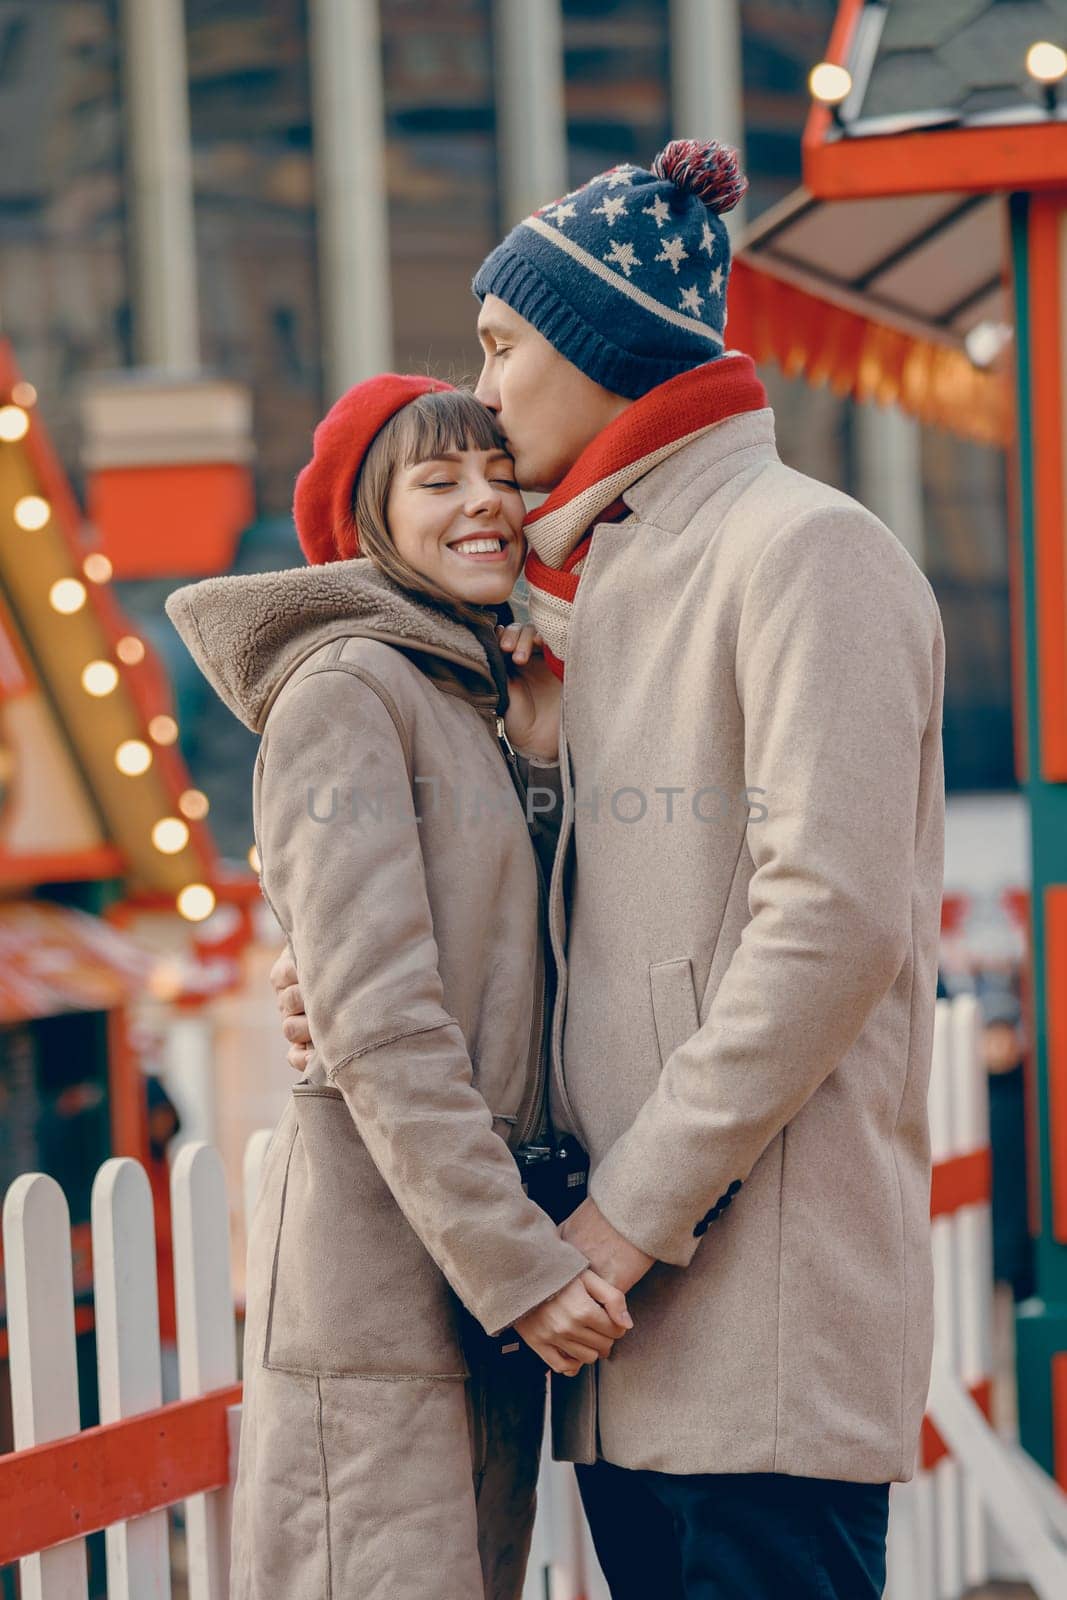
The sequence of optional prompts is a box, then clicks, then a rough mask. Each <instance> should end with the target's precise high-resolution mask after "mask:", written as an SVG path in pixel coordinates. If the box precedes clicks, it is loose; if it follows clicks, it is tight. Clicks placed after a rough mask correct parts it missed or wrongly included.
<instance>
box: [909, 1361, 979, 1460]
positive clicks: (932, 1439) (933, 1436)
mask: <svg viewBox="0 0 1067 1600" xmlns="http://www.w3.org/2000/svg"><path fill="white" fill-rule="evenodd" d="M970 1393H971V1399H972V1400H973V1401H974V1403H975V1405H976V1406H977V1407H978V1409H979V1410H980V1411H981V1413H982V1415H983V1416H984V1417H985V1418H986V1420H987V1421H988V1420H989V1419H990V1418H991V1417H992V1409H993V1383H992V1380H991V1379H990V1378H982V1379H981V1381H980V1382H978V1383H974V1384H972V1385H971V1390H970ZM950 1453H951V1452H950V1451H949V1448H948V1445H947V1444H946V1443H945V1441H944V1439H942V1437H941V1435H940V1434H939V1433H938V1431H937V1429H936V1428H935V1427H934V1425H933V1423H932V1422H931V1421H930V1418H929V1417H924V1418H923V1425H922V1433H921V1435H920V1437H919V1464H920V1465H921V1466H922V1468H923V1470H924V1471H925V1472H929V1471H930V1468H931V1467H936V1465H937V1463H938V1462H939V1461H941V1460H943V1459H944V1457H945V1456H947V1455H949V1454H950Z"/></svg>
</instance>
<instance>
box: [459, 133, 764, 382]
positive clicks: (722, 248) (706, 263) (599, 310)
mask: <svg viewBox="0 0 1067 1600" xmlns="http://www.w3.org/2000/svg"><path fill="white" fill-rule="evenodd" d="M747 187H748V184H747V181H746V179H745V178H744V177H743V176H742V174H741V170H740V167H739V165H738V159H737V154H736V152H735V151H733V150H731V149H729V148H728V147H727V146H725V145H721V144H716V143H714V142H711V143H703V144H702V143H699V142H697V141H695V140H692V139H675V140H673V141H672V142H671V143H670V144H668V145H667V146H666V148H665V149H663V150H661V151H660V153H659V155H658V156H657V157H656V159H655V160H654V161H653V163H652V167H651V170H649V171H646V170H645V168H644V167H633V166H629V165H624V166H619V167H612V168H611V170H610V171H608V172H601V173H599V174H598V176H597V177H595V178H591V179H590V181H589V182H588V183H586V184H583V186H582V187H581V188H580V189H575V190H573V191H572V193H570V194H566V195H564V196H563V198H562V200H556V201H554V202H553V203H552V204H551V205H547V206H542V208H541V210H540V211H535V212H534V213H533V215H532V216H530V217H527V218H526V219H525V221H523V222H520V223H519V224H518V226H517V227H515V228H513V229H512V230H511V232H510V233H509V234H508V236H507V238H506V239H505V240H504V241H503V243H502V244H499V245H497V247H496V249H495V250H494V251H493V252H492V254H491V255H489V256H487V257H486V259H485V261H484V262H483V263H482V265H481V267H480V268H479V270H478V273H477V275H476V276H475V279H474V284H473V288H474V293H475V294H476V295H477V297H478V299H479V300H484V299H485V297H486V295H489V294H492V295H496V296H497V298H498V299H500V300H503V301H504V302H505V303H506V304H507V305H509V306H510V307H511V309H512V310H513V311H515V312H517V313H518V315H519V316H520V317H523V318H524V319H525V320H526V321H527V322H529V323H532V325H533V326H534V327H535V328H536V329H537V330H538V332H539V333H541V334H543V335H544V337H545V338H546V339H547V340H548V341H549V343H550V344H552V345H554V346H555V348H556V349H557V350H558V351H559V353H560V355H562V356H565V357H566V358H567V360H568V361H570V362H572V363H573V365H574V366H576V367H578V368H579V370H580V371H582V372H584V373H585V375H586V377H588V378H592V379H593V381H594V382H595V383H599V384H601V385H602V387H603V388H605V389H610V390H611V392H612V393H613V394H619V395H624V396H625V397H626V398H627V399H628V400H636V399H638V398H639V397H640V396H641V395H643V394H647V392H648V391H649V390H650V389H654V388H655V387H656V385H657V384H660V383H665V382H666V381H667V379H668V378H674V377H677V375H678V374H679V373H680V372H687V371H689V369H690V368H692V367H698V366H701V365H702V364H703V363H704V362H706V361H713V360H714V359H715V358H716V357H717V356H720V355H721V354H722V352H723V345H724V341H723V334H724V330H725V327H726V283H727V279H728V277H729V273H730V241H729V237H728V235H727V232H726V227H725V225H724V224H723V222H722V221H721V220H720V219H721V216H722V213H723V212H725V211H730V210H731V209H732V208H733V207H734V206H735V205H736V204H737V202H738V201H739V200H740V198H741V196H742V195H743V194H744V192H745V190H746V188H747Z"/></svg>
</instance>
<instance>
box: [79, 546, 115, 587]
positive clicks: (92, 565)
mask: <svg viewBox="0 0 1067 1600" xmlns="http://www.w3.org/2000/svg"><path fill="white" fill-rule="evenodd" d="M82 571H83V572H84V573H85V576H86V577H87V578H88V579H89V582H90V583H110V582H111V579H112V577H113V575H114V572H115V569H114V567H113V566H112V565H111V562H110V561H109V560H108V558H107V556H105V555H102V554H101V553H100V551H99V550H94V551H93V553H92V555H90V556H86V558H85V560H84V561H83V562H82Z"/></svg>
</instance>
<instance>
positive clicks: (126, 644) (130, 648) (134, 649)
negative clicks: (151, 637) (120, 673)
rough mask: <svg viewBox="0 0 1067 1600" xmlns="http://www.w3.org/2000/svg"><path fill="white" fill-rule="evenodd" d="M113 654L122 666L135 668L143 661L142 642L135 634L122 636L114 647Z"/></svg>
mask: <svg viewBox="0 0 1067 1600" xmlns="http://www.w3.org/2000/svg"><path fill="white" fill-rule="evenodd" d="M115 654H116V655H117V656H118V658H119V660H120V661H121V662H122V664H123V666H126V667H135V666H136V665H137V663H138V662H139V661H143V660H144V642H143V640H141V639H138V637H137V635H136V634H135V633H127V634H124V635H123V637H122V638H121V639H120V640H119V642H118V644H117V645H116V646H115Z"/></svg>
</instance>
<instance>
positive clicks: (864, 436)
mask: <svg viewBox="0 0 1067 1600" xmlns="http://www.w3.org/2000/svg"><path fill="white" fill-rule="evenodd" d="M855 419H856V465H857V498H858V499H859V500H861V501H862V502H863V504H864V505H865V506H866V507H867V508H868V509H869V510H870V511H873V512H874V514H875V516H876V517H881V519H882V521H883V522H884V523H885V525H886V527H887V528H890V529H891V530H892V531H893V533H895V534H896V536H897V538H898V539H899V540H900V542H901V544H902V545H903V546H904V548H905V550H906V551H907V552H908V554H909V555H910V556H911V558H912V560H913V561H914V562H915V563H916V565H917V566H920V567H921V566H922V565H923V558H924V555H925V539H924V537H923V486H922V432H921V429H920V427H919V424H918V423H917V422H916V421H915V419H914V417H909V416H907V415H906V414H905V413H904V412H903V411H899V410H898V409H897V408H896V407H895V406H879V405H875V403H874V402H873V401H866V402H865V403H864V404H862V405H857V406H856V408H855Z"/></svg>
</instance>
